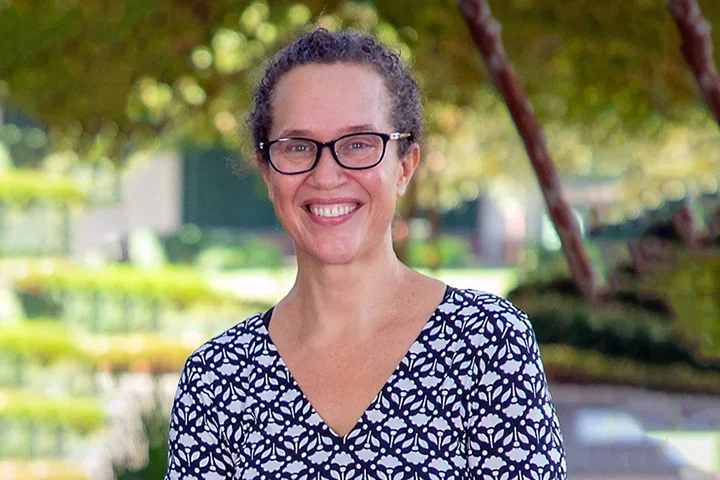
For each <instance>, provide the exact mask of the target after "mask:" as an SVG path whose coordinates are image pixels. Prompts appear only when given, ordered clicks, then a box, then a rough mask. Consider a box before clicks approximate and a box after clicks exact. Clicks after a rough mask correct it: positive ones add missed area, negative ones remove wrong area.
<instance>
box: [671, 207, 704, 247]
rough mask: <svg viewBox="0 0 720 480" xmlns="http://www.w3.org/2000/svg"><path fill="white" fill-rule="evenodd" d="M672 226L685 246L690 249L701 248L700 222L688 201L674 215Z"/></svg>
mask: <svg viewBox="0 0 720 480" xmlns="http://www.w3.org/2000/svg"><path fill="white" fill-rule="evenodd" d="M672 224H673V228H674V229H675V233H677V236H678V237H679V238H680V240H681V241H682V242H683V244H684V245H685V246H687V247H689V248H696V247H699V246H700V243H701V239H700V228H701V227H700V220H699V219H698V218H697V215H695V212H694V211H693V209H692V205H691V204H690V202H689V201H686V202H685V204H684V205H683V206H682V208H681V209H680V210H678V211H677V212H675V213H673V217H672Z"/></svg>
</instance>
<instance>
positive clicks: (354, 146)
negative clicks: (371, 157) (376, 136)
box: [348, 140, 372, 150]
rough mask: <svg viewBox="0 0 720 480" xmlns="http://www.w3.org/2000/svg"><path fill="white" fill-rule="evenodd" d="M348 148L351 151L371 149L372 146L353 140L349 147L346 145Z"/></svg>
mask: <svg viewBox="0 0 720 480" xmlns="http://www.w3.org/2000/svg"><path fill="white" fill-rule="evenodd" d="M348 148H350V149H352V150H362V149H363V148H372V145H370V144H369V143H367V142H364V141H362V140H353V141H352V142H351V143H350V145H348Z"/></svg>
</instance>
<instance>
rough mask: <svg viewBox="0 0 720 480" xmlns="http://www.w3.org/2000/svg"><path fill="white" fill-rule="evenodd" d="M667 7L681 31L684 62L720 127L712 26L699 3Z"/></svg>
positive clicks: (685, 0)
mask: <svg viewBox="0 0 720 480" xmlns="http://www.w3.org/2000/svg"><path fill="white" fill-rule="evenodd" d="M667 7H668V10H669V11H670V14H671V15H672V17H673V18H674V19H675V23H676V24H677V27H678V30H679V31H680V38H681V39H682V46H681V50H682V52H683V55H684V56H685V61H687V63H688V65H689V66H690V69H691V70H692V72H693V75H695V81H696V82H697V84H698V87H699V88H700V92H702V95H703V97H704V98H705V103H706V104H707V106H708V107H709V108H710V111H711V112H712V113H713V115H715V120H716V121H717V122H718V124H719V125H720V76H718V71H717V68H716V67H715V60H714V59H713V45H712V39H711V38H710V24H709V23H708V22H707V20H705V18H704V17H703V15H702V12H700V7H699V6H698V4H697V1H696V0H668V3H667Z"/></svg>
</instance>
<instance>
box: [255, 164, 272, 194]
mask: <svg viewBox="0 0 720 480" xmlns="http://www.w3.org/2000/svg"><path fill="white" fill-rule="evenodd" d="M255 162H256V163H257V166H258V168H259V169H260V173H262V178H263V182H265V188H267V192H268V198H269V199H270V203H275V202H274V200H275V199H274V198H273V190H272V188H271V187H270V165H268V164H267V162H265V160H264V159H263V158H262V155H260V154H259V153H258V154H257V155H256V156H255Z"/></svg>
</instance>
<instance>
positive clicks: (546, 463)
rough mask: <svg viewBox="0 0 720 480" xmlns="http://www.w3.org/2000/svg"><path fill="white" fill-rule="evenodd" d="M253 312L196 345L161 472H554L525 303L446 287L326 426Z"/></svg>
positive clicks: (253, 475)
mask: <svg viewBox="0 0 720 480" xmlns="http://www.w3.org/2000/svg"><path fill="white" fill-rule="evenodd" d="M268 317H269V315H268V314H265V315H262V314H256V315H253V316H252V317H250V318H248V319H247V320H245V321H243V322H240V323H238V324H237V325H236V326H234V327H232V328H231V329H229V330H227V331H226V332H224V333H222V334H221V335H219V336H217V337H215V338H214V339H212V340H210V341H209V342H207V343H206V344H205V345H203V346H202V347H200V348H199V349H198V350H197V351H196V352H194V353H193V354H192V355H191V356H190V358H189V359H188V361H187V363H186V364H185V368H184V369H183V372H182V375H181V377H180V383H179V385H178V390H177V394H176V396H175V400H174V404H173V409H172V413H171V417H170V442H169V456H168V460H169V465H168V471H167V475H166V477H165V479H166V480H175V479H205V480H213V479H273V480H284V479H289V480H290V479H292V480H295V479H297V480H301V479H307V480H310V479H312V480H317V479H337V480H351V479H360V480H365V479H373V480H375V479H381V480H405V479H408V480H409V479H443V480H449V479H456V480H460V479H483V480H485V479H487V480H503V479H508V480H509V479H512V480H521V479H528V480H529V479H532V480H565V479H566V473H565V453H564V449H563V442H562V435H561V433H560V427H559V425H558V420H557V417H556V415H555V409H554V407H553V405H552V403H551V398H550V394H549V392H548V388H547V383H546V380H545V373H544V370H543V366H542V362H541V360H540V356H539V353H538V348H537V343H536V340H535V335H534V333H533V331H532V327H531V326H530V322H529V321H528V318H527V316H526V315H525V314H524V313H522V312H521V311H520V310H518V309H517V308H516V307H515V306H514V305H513V304H512V303H510V302H508V301H507V300H504V299H502V298H500V297H497V296H495V295H492V294H488V293H481V292H478V291H474V290H461V289H456V288H453V287H447V289H446V291H445V296H444V298H443V300H442V302H441V303H440V305H438V307H437V308H436V309H435V312H434V313H433V314H432V316H431V318H430V319H429V320H428V322H427V324H426V325H425V327H424V328H423V330H422V331H421V332H420V335H419V336H418V338H417V340H415V342H414V343H413V344H412V346H411V347H410V349H409V351H408V352H407V353H406V355H405V357H404V358H403V359H402V361H401V362H400V364H399V365H398V366H397V367H396V369H395V371H394V372H393V373H392V375H391V376H390V378H389V379H388V381H387V383H386V384H385V385H384V386H383V388H382V389H381V390H380V392H379V393H378V394H377V396H376V397H375V399H374V400H373V401H372V403H371V404H370V406H369V407H368V409H367V410H366V411H365V413H364V414H363V416H362V417H361V418H360V420H359V421H358V423H357V424H356V425H355V426H354V427H353V429H352V430H351V431H350V432H349V433H347V434H346V435H345V436H342V437H341V436H338V435H336V434H335V433H334V432H333V431H332V430H331V429H330V428H329V427H328V426H327V425H326V424H325V423H324V422H323V420H322V418H320V416H319V415H318V414H317V412H315V410H314V409H313V406H312V405H311V404H310V403H309V402H308V400H307V399H306V398H305V396H304V394H303V392H302V391H301V390H300V389H299V388H298V385H297V383H296V382H295V380H293V377H292V375H291V374H290V372H289V371H288V369H287V366H286V365H285V363H283V360H282V358H281V357H280V356H279V355H278V352H277V350H276V349H275V346H274V345H273V342H272V340H271V338H270V336H269V334H268V330H267V325H266V321H267V320H268Z"/></svg>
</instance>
